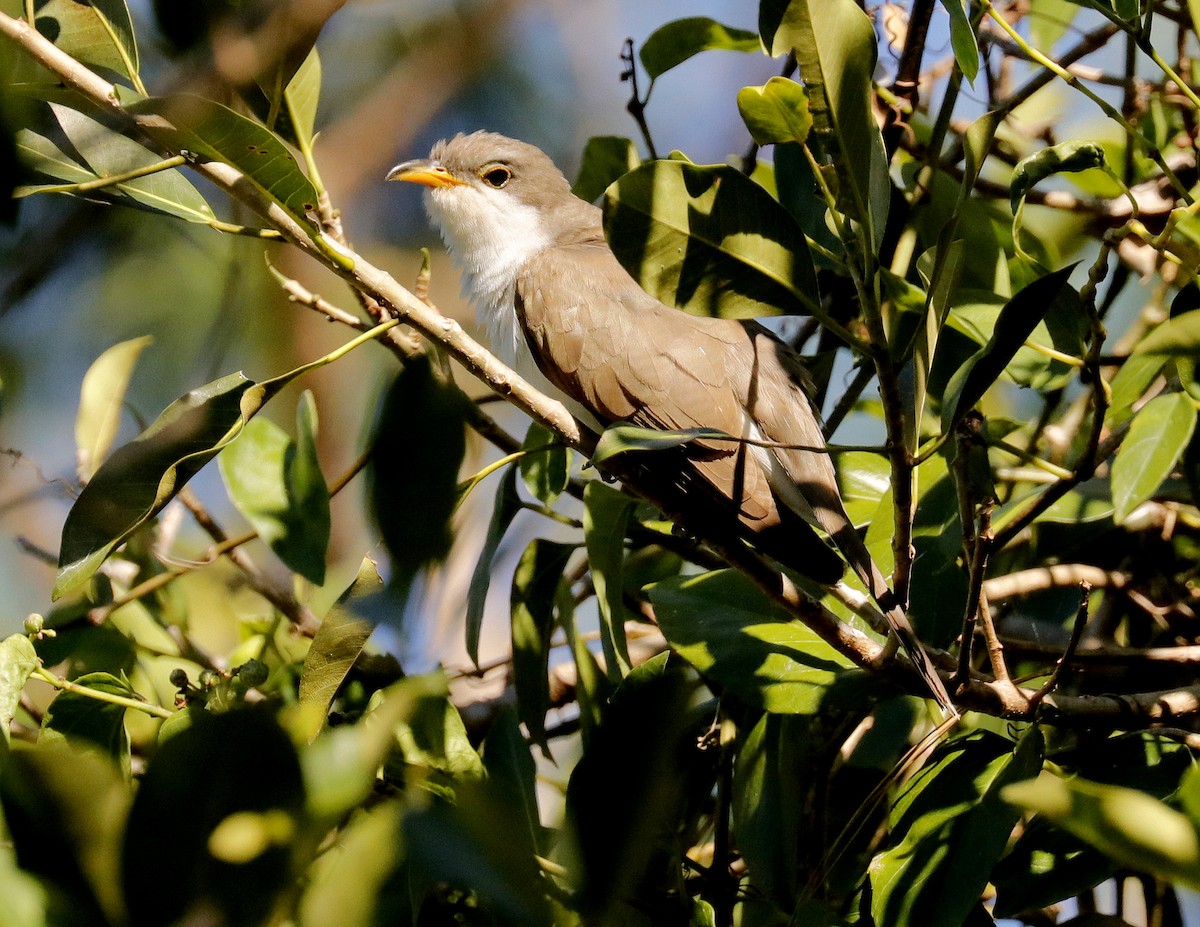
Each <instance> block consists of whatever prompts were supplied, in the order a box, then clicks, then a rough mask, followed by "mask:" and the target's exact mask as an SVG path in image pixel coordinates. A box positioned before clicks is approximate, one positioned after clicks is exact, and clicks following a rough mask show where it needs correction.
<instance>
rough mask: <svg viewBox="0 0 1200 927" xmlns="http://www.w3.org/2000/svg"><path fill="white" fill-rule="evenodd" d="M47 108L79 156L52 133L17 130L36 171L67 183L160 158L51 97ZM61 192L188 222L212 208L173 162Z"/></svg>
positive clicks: (207, 216) (21, 191) (203, 219)
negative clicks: (53, 138)
mask: <svg viewBox="0 0 1200 927" xmlns="http://www.w3.org/2000/svg"><path fill="white" fill-rule="evenodd" d="M50 108H51V110H52V111H53V113H54V116H55V119H56V120H57V121H58V124H59V126H60V128H61V129H62V131H63V134H64V135H65V136H66V137H67V139H68V140H69V141H70V143H71V146H72V147H73V148H74V150H75V151H76V152H78V154H79V157H80V158H82V159H83V160H82V161H78V160H76V159H75V158H74V157H73V156H71V155H68V154H66V153H64V152H63V151H62V150H61V149H60V148H59V147H58V145H57V144H55V143H54V142H52V141H51V140H50V139H48V138H44V137H43V136H41V135H38V134H37V133H35V132H32V131H30V130H28V129H25V130H22V131H21V132H19V133H18V135H17V147H18V150H19V152H20V154H21V158H22V160H23V161H24V162H25V163H26V164H27V165H28V166H29V167H30V168H31V169H32V170H34V171H37V172H39V173H42V174H46V175H48V176H50V177H55V178H57V179H59V180H62V181H65V182H66V183H68V184H80V183H88V182H90V181H94V180H97V179H98V178H104V177H114V176H117V175H119V174H125V173H127V172H129V171H133V170H142V169H146V168H150V167H153V166H155V165H159V164H162V162H163V158H162V156H161V155H159V154H157V153H156V152H153V151H150V150H149V149H148V148H145V147H143V146H142V145H139V144H138V143H137V142H135V141H133V140H132V139H128V138H126V137H125V136H123V135H119V134H118V133H116V132H114V131H113V130H112V129H110V128H108V127H107V126H105V125H104V124H102V123H100V122H97V121H96V120H94V119H92V118H90V117H89V116H86V115H84V114H83V113H80V112H78V111H77V110H73V109H70V108H69V107H66V106H61V105H59V104H57V103H51V104H50ZM59 186H60V185H57V184H53V185H34V186H30V187H20V188H18V189H17V191H16V195H17V196H26V195H29V194H33V193H38V192H42V191H52V192H53V191H57V190H58V188H59ZM59 192H65V193H68V194H71V195H78V196H87V197H92V198H97V199H103V200H106V201H115V202H118V203H121V204H123V205H128V206H136V207H140V208H144V209H150V210H154V211H155V212H161V213H165V214H166V215H169V216H174V217H176V218H178V219H183V220H185V221H187V222H198V223H202V224H206V225H207V224H208V223H210V222H212V221H213V218H214V216H213V211H212V208H211V207H210V206H209V205H208V203H207V202H205V200H204V197H202V196H201V195H200V193H199V191H197V190H196V188H195V187H193V186H192V184H191V183H190V182H189V181H188V180H187V178H186V177H184V176H183V174H182V173H180V171H179V170H178V169H177V168H172V169H170V170H160V171H156V172H155V173H151V174H146V175H145V176H142V177H137V178H134V179H131V180H125V181H122V182H120V183H114V184H109V185H106V186H104V187H102V188H99V189H96V190H92V191H87V192H79V193H73V192H72V191H70V190H67V191H59Z"/></svg>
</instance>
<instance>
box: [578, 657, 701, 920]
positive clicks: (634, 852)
mask: <svg viewBox="0 0 1200 927" xmlns="http://www.w3.org/2000/svg"><path fill="white" fill-rule="evenodd" d="M694 691H695V684H694V683H693V682H692V681H690V680H689V679H688V677H687V675H686V674H685V673H684V672H682V669H681V667H680V665H679V664H678V663H677V662H675V661H672V660H670V659H669V655H668V654H660V655H659V656H657V657H654V658H653V659H652V660H649V661H648V662H646V663H643V664H642V665H641V666H638V667H636V668H635V669H633V670H632V671H631V672H630V673H629V675H628V676H626V677H625V679H624V680H622V682H621V685H620V686H619V687H618V688H617V690H616V691H615V692H614V693H613V697H612V700H611V701H610V702H609V704H608V707H607V709H606V710H605V713H604V721H603V723H602V724H601V725H600V727H599V728H598V729H597V730H596V731H595V732H594V733H593V735H592V739H591V744H590V745H589V747H588V750H587V752H586V753H585V754H584V755H583V757H582V758H581V759H580V761H579V763H578V764H577V765H576V767H575V769H574V771H573V772H572V774H571V781H570V784H569V785H568V787H567V820H568V822H569V825H570V827H571V828H572V831H573V835H574V838H575V846H576V847H577V848H578V852H577V854H576V871H575V872H574V873H573V875H574V879H573V881H574V882H575V884H576V885H577V886H578V890H577V894H576V895H575V904H576V905H577V907H576V910H577V911H578V912H579V913H580V914H581V915H582V917H583V919H584V923H588V924H636V923H645V921H643V920H641V919H640V918H638V919H636V920H635V918H637V917H638V915H637V910H638V909H639V908H640V910H641V911H647V910H649V911H650V912H652V913H657V914H658V915H659V916H658V917H655V918H652V919H651V920H650V921H649V922H650V923H657V924H669V923H680V922H683V918H682V917H681V916H680V914H679V910H680V907H679V904H678V901H676V903H675V906H674V907H669V906H667V905H669V903H670V897H671V894H674V893H675V892H677V885H678V882H677V879H676V877H675V876H674V875H671V876H666V875H665V874H666V873H669V872H671V869H672V864H674V866H675V867H676V869H675V871H678V870H677V867H678V862H677V860H678V855H677V854H678V848H677V841H678V832H679V827H680V822H681V820H682V819H683V816H684V812H685V808H686V807H687V806H686V804H685V803H686V802H687V800H688V793H689V791H691V790H694V792H696V793H699V795H704V796H708V795H710V794H711V788H712V781H713V780H712V774H711V771H709V772H707V773H706V771H705V770H704V769H703V767H702V765H701V761H702V760H703V757H701V756H697V755H696V754H697V752H698V751H696V750H695V749H694V746H693V745H694V743H695V739H694V732H689V725H690V724H692V723H693V720H692V718H691V717H689V715H690V712H689V711H688V705H689V699H690V698H691V696H692V694H693V693H694ZM709 717H711V715H710V716H709ZM695 797H696V799H698V800H699V796H698V795H697V796H695ZM664 879H666V880H667V884H666V885H665V886H664V885H662V882H663V881H664ZM655 889H657V891H655ZM668 893H671V894H668ZM648 906H650V907H648Z"/></svg>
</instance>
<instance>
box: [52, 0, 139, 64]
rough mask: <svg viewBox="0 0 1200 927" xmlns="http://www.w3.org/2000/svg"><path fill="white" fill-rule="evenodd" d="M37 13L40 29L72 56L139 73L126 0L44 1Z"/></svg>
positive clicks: (87, 62)
mask: <svg viewBox="0 0 1200 927" xmlns="http://www.w3.org/2000/svg"><path fill="white" fill-rule="evenodd" d="M34 15H35V20H36V23H37V28H38V31H39V32H41V33H42V34H43V35H45V36H47V37H49V38H50V39H51V40H52V41H53V42H54V44H55V45H57V46H58V47H59V48H61V49H62V50H63V51H65V52H66V53H67V54H68V55H70V56H71V57H72V58H75V59H77V60H79V61H81V62H83V63H84V64H91V65H98V66H99V67H102V68H108V69H109V70H112V71H116V72H117V73H118V74H123V75H125V76H126V77H130V78H132V77H134V76H135V75H136V74H137V72H138V50H137V43H136V41H135V39H134V34H133V23H132V21H131V20H130V17H129V8H128V7H127V6H126V5H125V2H124V0H89V2H87V3H82V2H79V0H44V2H39V3H36V4H35V14H34Z"/></svg>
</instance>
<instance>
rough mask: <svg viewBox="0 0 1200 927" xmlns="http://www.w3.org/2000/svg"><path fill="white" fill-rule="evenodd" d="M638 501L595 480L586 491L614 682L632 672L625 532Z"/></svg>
mask: <svg viewBox="0 0 1200 927" xmlns="http://www.w3.org/2000/svg"><path fill="white" fill-rule="evenodd" d="M633 506H634V500H633V499H632V498H631V497H630V496H627V495H625V494H624V493H622V492H620V491H619V490H616V489H613V488H612V487H611V486H605V485H604V484H603V483H601V482H598V481H596V480H593V481H591V482H589V483H588V484H587V486H586V487H584V490H583V536H584V541H585V542H586V544H587V555H588V567H589V569H590V570H591V574H592V585H593V586H594V587H595V589H596V604H597V605H598V606H599V607H600V643H601V645H602V646H603V648H604V660H605V663H606V664H607V665H606V667H605V668H606V669H607V670H608V678H609V679H611V680H613V681H614V682H615V681H617V680H619V679H620V678H621V677H622V676H624V675H625V674H626V673H628V672H629V667H630V665H631V664H630V661H629V648H628V645H627V644H626V641H625V603H624V602H623V601H622V599H621V588H622V583H621V571H622V566H623V564H624V562H625V534H626V530H627V528H628V526H629V516H630V514H631V513H632V511H633Z"/></svg>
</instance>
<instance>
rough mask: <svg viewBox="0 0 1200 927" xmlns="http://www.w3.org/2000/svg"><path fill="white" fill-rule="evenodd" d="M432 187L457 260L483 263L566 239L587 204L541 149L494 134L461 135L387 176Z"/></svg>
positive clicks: (429, 198)
mask: <svg viewBox="0 0 1200 927" xmlns="http://www.w3.org/2000/svg"><path fill="white" fill-rule="evenodd" d="M387 179H388V180H403V181H407V182H409V183H417V184H421V185H423V186H425V187H427V188H428V189H427V192H426V196H425V206H426V209H427V210H428V212H429V217H430V219H431V220H432V221H433V223H434V225H436V226H437V227H438V230H439V231H440V232H441V234H442V238H443V239H444V240H445V242H446V245H447V247H448V248H449V249H450V251H451V253H452V254H453V255H454V256H455V258H456V259H457V260H459V261H460V262H461V263H463V264H464V265H466V266H467V267H469V268H480V267H481V266H486V264H488V263H489V262H494V261H496V260H500V259H504V261H505V263H508V262H512V261H517V262H518V263H520V260H519V258H521V257H526V258H527V257H528V256H530V255H532V254H534V253H536V252H537V251H540V250H541V249H543V248H546V247H548V246H550V245H551V244H553V243H554V242H555V241H556V240H558V238H559V235H560V232H561V230H562V228H563V226H564V222H566V221H569V219H568V217H569V216H570V215H571V214H573V213H575V212H576V211H577V210H578V207H579V206H580V205H583V204H582V203H581V201H580V200H578V199H576V198H575V197H574V196H573V195H572V194H571V188H570V184H568V182H567V179H566V178H565V177H564V176H563V174H562V172H561V171H560V170H559V169H558V168H557V167H555V166H554V162H553V161H551V160H550V158H549V157H548V156H547V155H546V154H544V153H543V152H542V151H541V150H539V149H538V148H535V147H534V146H533V145H529V144H526V143H525V142H520V141H517V140H516V139H511V138H507V137H505V136H503V135H497V134H495V133H493V132H473V133H472V134H470V135H456V136H455V137H454V138H451V139H445V140H443V141H440V142H438V143H437V144H436V145H434V146H433V151H432V152H430V155H429V157H428V158H420V159H417V160H414V161H405V162H404V163H402V164H398V165H397V166H396V167H394V168H392V170H391V171H390V172H389V173H388V175H387Z"/></svg>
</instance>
